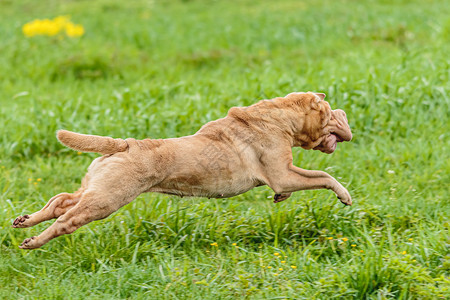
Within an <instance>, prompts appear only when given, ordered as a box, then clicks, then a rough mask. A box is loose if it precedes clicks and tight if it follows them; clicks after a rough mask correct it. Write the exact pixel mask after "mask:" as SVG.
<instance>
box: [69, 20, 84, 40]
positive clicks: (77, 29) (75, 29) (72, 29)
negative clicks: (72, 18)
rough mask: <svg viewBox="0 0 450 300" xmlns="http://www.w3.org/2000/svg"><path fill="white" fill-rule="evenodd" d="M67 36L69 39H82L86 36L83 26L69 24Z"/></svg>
mask: <svg viewBox="0 0 450 300" xmlns="http://www.w3.org/2000/svg"><path fill="white" fill-rule="evenodd" d="M66 34H67V36H68V37H80V36H82V35H83V34H84V27H83V26H82V25H75V24H72V23H68V24H66Z"/></svg>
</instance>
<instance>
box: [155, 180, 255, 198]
mask: <svg viewBox="0 0 450 300" xmlns="http://www.w3.org/2000/svg"><path fill="white" fill-rule="evenodd" d="M211 179H212V180H211ZM259 185H261V184H260V183H259V182H255V181H254V180H251V179H244V180H242V179H241V180H239V181H237V180H236V181H234V180H223V179H219V178H216V180H214V178H208V180H204V181H202V182H198V181H196V179H195V177H191V178H173V179H171V180H165V181H164V182H161V183H160V184H158V185H156V186H153V187H152V188H150V189H149V190H148V191H147V192H156V193H163V194H170V195H176V196H180V197H208V198H228V197H233V196H236V195H239V194H242V193H245V192H247V191H249V190H251V189H252V188H254V187H256V186H259Z"/></svg>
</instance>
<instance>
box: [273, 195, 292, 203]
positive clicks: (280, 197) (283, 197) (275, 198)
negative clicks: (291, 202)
mask: <svg viewBox="0 0 450 300" xmlns="http://www.w3.org/2000/svg"><path fill="white" fill-rule="evenodd" d="M290 196H291V193H286V194H275V196H273V203H278V202H281V201H284V200H286V199H287V198H289V197H290Z"/></svg>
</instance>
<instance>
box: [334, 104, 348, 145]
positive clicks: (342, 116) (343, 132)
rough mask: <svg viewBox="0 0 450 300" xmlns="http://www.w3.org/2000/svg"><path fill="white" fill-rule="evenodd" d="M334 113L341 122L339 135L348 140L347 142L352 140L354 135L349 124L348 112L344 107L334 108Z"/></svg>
mask: <svg viewBox="0 0 450 300" xmlns="http://www.w3.org/2000/svg"><path fill="white" fill-rule="evenodd" d="M333 114H334V117H335V119H336V120H337V121H338V123H339V124H340V126H339V132H338V133H339V136H340V137H341V138H342V139H343V140H344V141H347V142H349V141H351V140H352V138H353V135H352V131H351V130H350V126H349V124H348V120H347V114H346V113H345V111H343V110H342V109H336V110H333Z"/></svg>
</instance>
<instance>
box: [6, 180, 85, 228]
mask: <svg viewBox="0 0 450 300" xmlns="http://www.w3.org/2000/svg"><path fill="white" fill-rule="evenodd" d="M86 185H87V176H86V177H85V178H84V179H83V181H82V184H81V188H80V189H79V190H78V191H76V192H75V193H61V194H58V195H56V196H54V197H53V198H51V199H50V200H49V201H48V202H47V204H46V205H45V206H44V207H43V208H42V209H41V210H40V211H37V212H35V213H33V214H31V215H23V216H19V217H17V218H16V219H15V220H14V222H13V225H12V227H14V228H26V227H31V226H34V225H36V224H39V223H41V222H44V221H47V220H51V219H55V218H58V217H59V216H61V215H63V214H65V213H66V212H67V211H68V210H69V209H71V208H72V207H73V206H74V205H75V204H77V203H78V201H80V198H81V195H82V194H83V192H84V190H85V187H86Z"/></svg>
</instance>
